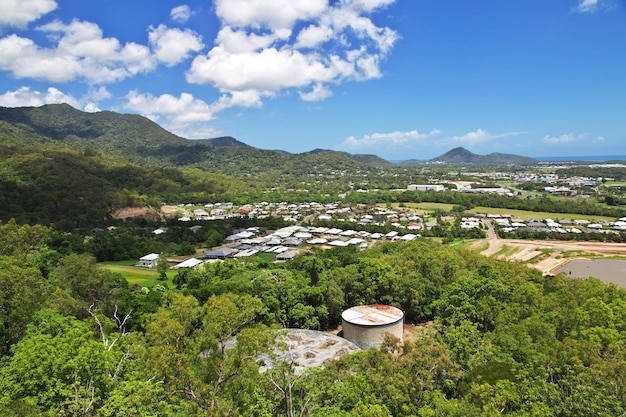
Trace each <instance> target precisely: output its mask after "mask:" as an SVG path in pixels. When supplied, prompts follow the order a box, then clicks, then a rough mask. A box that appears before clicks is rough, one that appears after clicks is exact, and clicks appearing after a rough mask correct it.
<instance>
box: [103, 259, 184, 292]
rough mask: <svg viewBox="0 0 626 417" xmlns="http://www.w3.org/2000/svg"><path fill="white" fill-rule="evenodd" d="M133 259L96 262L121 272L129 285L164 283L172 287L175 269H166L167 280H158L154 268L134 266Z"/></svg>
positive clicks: (142, 285) (147, 285)
mask: <svg viewBox="0 0 626 417" xmlns="http://www.w3.org/2000/svg"><path fill="white" fill-rule="evenodd" d="M135 263H136V262H135V261H132V260H131V261H119V262H101V263H99V264H98V266H100V267H101V268H106V269H108V270H109V271H112V272H117V273H119V274H121V275H122V276H123V277H124V278H125V279H126V281H128V283H129V284H131V285H139V286H140V287H146V288H152V287H154V286H155V285H159V284H160V285H165V286H166V287H167V288H173V287H174V284H173V283H172V279H173V278H174V277H175V276H176V273H177V272H176V271H174V270H173V269H169V270H168V271H167V281H160V280H159V279H158V278H159V274H158V273H157V271H156V269H150V268H140V267H137V266H135Z"/></svg>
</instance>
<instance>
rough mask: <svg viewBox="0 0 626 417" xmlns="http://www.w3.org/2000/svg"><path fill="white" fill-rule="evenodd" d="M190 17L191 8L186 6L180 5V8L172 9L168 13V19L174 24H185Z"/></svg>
mask: <svg viewBox="0 0 626 417" xmlns="http://www.w3.org/2000/svg"><path fill="white" fill-rule="evenodd" d="M191 15H192V12H191V8H190V7H189V6H188V5H186V4H182V5H180V6H177V7H174V8H173V9H172V10H171V11H170V18H171V19H172V20H173V21H174V22H176V23H181V24H182V23H186V22H187V21H188V20H189V18H190V17H191Z"/></svg>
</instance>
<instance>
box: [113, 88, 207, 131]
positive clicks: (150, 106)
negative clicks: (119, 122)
mask: <svg viewBox="0 0 626 417" xmlns="http://www.w3.org/2000/svg"><path fill="white" fill-rule="evenodd" d="M126 99H127V102H126V103H125V104H124V105H123V106H122V107H123V108H124V109H126V110H131V111H134V112H137V113H140V114H142V115H144V116H146V117H148V118H150V119H152V120H153V121H155V122H157V123H159V124H160V125H161V126H163V127H164V128H165V129H167V130H169V131H171V132H173V133H176V134H178V135H181V136H184V137H187V138H191V137H190V136H185V135H189V132H190V130H188V129H189V128H190V127H192V128H193V129H194V131H196V132H200V131H202V132H206V131H213V130H212V128H205V129H201V130H198V129H199V126H201V125H202V123H205V122H208V121H210V120H213V118H214V113H215V108H214V107H212V106H210V105H209V104H207V103H206V102H204V101H202V100H200V99H197V98H195V97H194V96H193V95H192V94H189V93H182V94H181V95H180V96H179V97H176V96H173V95H171V94H163V95H161V96H158V97H155V96H153V95H152V94H147V93H146V94H141V93H139V92H138V91H136V90H134V91H131V92H130V93H128V94H127V95H126ZM207 129H208V130H207ZM196 138H197V136H196Z"/></svg>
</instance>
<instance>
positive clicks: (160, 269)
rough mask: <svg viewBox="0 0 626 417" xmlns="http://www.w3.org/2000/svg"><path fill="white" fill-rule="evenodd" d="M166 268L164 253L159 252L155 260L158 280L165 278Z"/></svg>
mask: <svg viewBox="0 0 626 417" xmlns="http://www.w3.org/2000/svg"><path fill="white" fill-rule="evenodd" d="M167 268H168V263H167V258H166V257H165V255H163V254H161V256H159V260H158V261H157V272H158V273H159V280H161V281H165V280H167Z"/></svg>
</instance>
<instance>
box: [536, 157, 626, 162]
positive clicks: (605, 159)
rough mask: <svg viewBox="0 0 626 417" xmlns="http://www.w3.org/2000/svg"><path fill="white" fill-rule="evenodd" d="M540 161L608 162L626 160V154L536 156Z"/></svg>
mask: <svg viewBox="0 0 626 417" xmlns="http://www.w3.org/2000/svg"><path fill="white" fill-rule="evenodd" d="M534 158H535V159H536V160H538V161H540V162H567V161H588V162H606V161H626V155H594V156H591V155H589V156H535V157H534Z"/></svg>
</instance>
